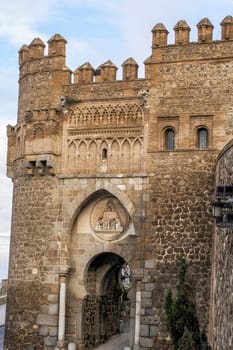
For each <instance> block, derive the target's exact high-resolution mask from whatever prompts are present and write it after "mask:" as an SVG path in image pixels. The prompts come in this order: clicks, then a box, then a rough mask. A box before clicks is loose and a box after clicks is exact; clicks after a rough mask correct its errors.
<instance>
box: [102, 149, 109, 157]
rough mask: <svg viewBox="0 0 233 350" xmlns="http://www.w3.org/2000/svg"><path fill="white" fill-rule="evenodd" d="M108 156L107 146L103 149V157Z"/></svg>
mask: <svg viewBox="0 0 233 350" xmlns="http://www.w3.org/2000/svg"><path fill="white" fill-rule="evenodd" d="M107 158H108V150H107V148H103V149H102V159H103V160H104V159H107Z"/></svg>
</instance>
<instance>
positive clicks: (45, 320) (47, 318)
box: [37, 314, 58, 326]
mask: <svg viewBox="0 0 233 350" xmlns="http://www.w3.org/2000/svg"><path fill="white" fill-rule="evenodd" d="M37 323H38V324H39V325H44V326H57V323H58V316H55V315H48V314H39V315H38V317H37Z"/></svg>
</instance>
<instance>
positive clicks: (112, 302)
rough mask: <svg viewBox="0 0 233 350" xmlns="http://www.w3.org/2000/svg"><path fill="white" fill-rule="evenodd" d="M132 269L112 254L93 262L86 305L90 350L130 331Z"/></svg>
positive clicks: (85, 334) (85, 331) (85, 330)
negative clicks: (129, 293) (119, 334)
mask: <svg viewBox="0 0 233 350" xmlns="http://www.w3.org/2000/svg"><path fill="white" fill-rule="evenodd" d="M130 285H131V281H130V267H129V265H128V264H127V263H126V262H125V261H124V259H123V258H122V257H121V256H119V255H117V254H115V253H110V252H105V253H101V254H98V255H97V256H96V257H94V258H93V259H92V261H91V262H90V264H89V267H88V269H87V273H86V289H87V291H88V294H87V295H86V296H85V298H84V301H83V338H84V339H83V340H84V344H85V348H86V349H91V348H93V347H95V346H98V345H99V344H103V343H105V342H106V341H107V340H108V339H110V338H111V336H113V335H116V334H118V333H124V332H128V331H129V319H130V300H129V298H128V296H127V293H128V291H129V289H130Z"/></svg>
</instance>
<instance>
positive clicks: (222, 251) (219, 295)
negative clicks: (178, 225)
mask: <svg viewBox="0 0 233 350" xmlns="http://www.w3.org/2000/svg"><path fill="white" fill-rule="evenodd" d="M232 156H233V148H232V142H230V143H229V144H228V145H227V146H226V147H225V148H224V150H223V151H222V153H221V154H220V156H219V158H218V163H217V172H216V185H218V184H219V185H227V184H230V185H232V181H233V177H232ZM213 271H214V276H213V293H214V294H213V308H212V312H213V319H214V328H213V331H214V344H215V347H214V350H215V349H216V350H220V349H221V350H227V349H231V348H232V346H233V342H232V339H233V325H232V305H233V298H232V285H233V234H232V229H230V228H225V229H224V228H221V227H216V232H215V260H214V270H213Z"/></svg>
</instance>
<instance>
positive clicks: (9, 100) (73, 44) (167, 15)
mask: <svg viewBox="0 0 233 350" xmlns="http://www.w3.org/2000/svg"><path fill="white" fill-rule="evenodd" d="M0 5H1V10H0V47H1V55H0V81H1V84H0V101H1V108H0V186H1V188H0V222H1V226H0V279H1V278H6V276H7V262H8V246H9V236H10V221H11V219H10V218H11V193H12V184H11V180H10V179H8V178H7V177H6V167H5V164H6V136H5V135H6V125H7V124H11V125H15V124H16V114H17V93H18V92H17V89H18V82H17V81H18V50H19V48H20V47H21V46H22V45H23V44H30V42H31V41H32V40H33V39H34V38H35V37H40V38H41V39H42V40H43V41H44V42H45V43H46V42H47V40H48V39H49V38H50V37H51V36H53V35H54V34H55V33H60V34H61V35H62V36H64V37H65V38H66V40H67V41H68V44H67V65H68V66H69V67H70V68H71V69H72V70H75V69H76V68H77V67H78V66H80V65H81V64H83V63H84V62H86V61H89V62H90V63H91V64H92V65H93V67H95V68H96V67H98V66H99V65H100V64H101V63H104V62H105V61H107V60H108V59H111V60H112V61H113V62H114V63H115V64H116V65H117V66H118V67H119V78H120V77H121V69H120V67H121V64H122V62H123V61H124V60H125V59H127V58H128V57H130V56H132V57H134V59H135V60H136V61H137V62H138V64H139V66H140V76H141V77H143V72H144V70H143V61H144V60H145V59H146V58H147V57H148V56H149V55H150V53H151V29H152V28H153V27H154V25H155V24H156V23H158V22H162V23H163V24H164V25H165V26H166V27H167V29H168V31H169V32H170V34H169V43H170V44H172V43H173V42H174V32H173V27H174V25H175V24H176V23H177V22H178V20H181V19H185V20H186V21H187V22H188V24H189V25H190V27H191V28H192V31H191V40H192V41H196V37H197V32H196V24H197V23H198V22H199V21H200V20H201V19H202V18H204V17H208V18H209V19H210V21H211V22H212V23H213V25H214V27H215V28H214V40H219V39H220V37H221V34H220V25H219V23H220V22H221V21H222V19H223V18H224V17H225V16H227V15H233V1H232V0H207V1H205V0H195V1H194V0H176V1H174V0H162V1H157V0H40V1H37V0H0Z"/></svg>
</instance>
